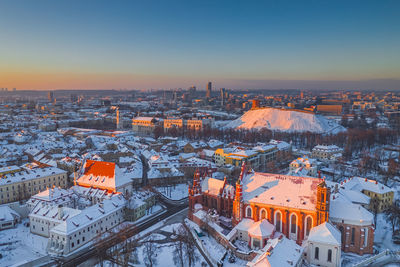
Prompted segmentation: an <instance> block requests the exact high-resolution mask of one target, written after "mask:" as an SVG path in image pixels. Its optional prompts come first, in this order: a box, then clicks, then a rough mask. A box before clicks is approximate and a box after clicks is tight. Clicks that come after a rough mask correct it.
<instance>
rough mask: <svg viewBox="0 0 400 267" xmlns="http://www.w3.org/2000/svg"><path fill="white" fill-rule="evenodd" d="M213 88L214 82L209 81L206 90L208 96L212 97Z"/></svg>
mask: <svg viewBox="0 0 400 267" xmlns="http://www.w3.org/2000/svg"><path fill="white" fill-rule="evenodd" d="M211 89H212V83H211V82H208V84H207V92H206V97H207V98H211Z"/></svg>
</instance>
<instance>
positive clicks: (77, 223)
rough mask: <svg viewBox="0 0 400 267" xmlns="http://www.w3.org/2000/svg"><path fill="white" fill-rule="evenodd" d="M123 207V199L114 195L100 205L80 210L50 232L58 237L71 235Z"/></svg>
mask: <svg viewBox="0 0 400 267" xmlns="http://www.w3.org/2000/svg"><path fill="white" fill-rule="evenodd" d="M124 205H125V199H124V198H123V197H122V196H121V195H115V196H113V197H112V198H111V199H105V200H104V201H103V202H102V203H97V204H95V205H93V206H90V207H88V208H86V209H84V210H82V211H81V212H80V213H79V214H78V215H76V216H74V217H72V218H67V219H66V220H65V221H63V222H62V223H60V224H59V225H57V226H55V227H54V228H53V229H51V230H50V232H52V233H56V234H60V235H68V234H71V233H73V232H75V231H79V230H80V229H82V228H84V227H86V226H87V225H90V224H91V223H93V222H95V221H98V220H100V219H101V218H104V217H106V216H108V215H109V214H110V213H112V212H114V211H115V210H117V209H122V208H123V207H124Z"/></svg>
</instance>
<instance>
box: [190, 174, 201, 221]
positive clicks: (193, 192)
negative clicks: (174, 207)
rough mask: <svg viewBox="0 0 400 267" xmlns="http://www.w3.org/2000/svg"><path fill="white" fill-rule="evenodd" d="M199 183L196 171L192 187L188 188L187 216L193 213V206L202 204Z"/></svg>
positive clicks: (198, 175)
mask: <svg viewBox="0 0 400 267" xmlns="http://www.w3.org/2000/svg"><path fill="white" fill-rule="evenodd" d="M200 183H201V181H200V172H199V170H196V172H195V173H194V177H193V185H192V186H189V214H190V213H191V212H193V210H194V205H195V204H196V203H199V204H202V203H201V202H202V201H201V200H202V195H201V193H202V192H201V184H200Z"/></svg>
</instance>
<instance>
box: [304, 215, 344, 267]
mask: <svg viewBox="0 0 400 267" xmlns="http://www.w3.org/2000/svg"><path fill="white" fill-rule="evenodd" d="M341 246H342V243H341V234H340V231H339V230H337V229H336V228H335V227H334V226H333V225H332V224H330V223H328V222H325V223H323V224H320V225H318V226H315V227H313V228H312V229H311V231H310V235H309V236H308V239H307V249H306V250H307V261H308V262H309V263H311V264H314V265H317V266H325V267H340V266H341V258H340V257H341Z"/></svg>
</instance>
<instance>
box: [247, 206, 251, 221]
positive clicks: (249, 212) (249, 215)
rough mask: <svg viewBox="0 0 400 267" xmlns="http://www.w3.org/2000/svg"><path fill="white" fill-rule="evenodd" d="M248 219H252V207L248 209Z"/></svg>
mask: <svg viewBox="0 0 400 267" xmlns="http://www.w3.org/2000/svg"><path fill="white" fill-rule="evenodd" d="M246 217H247V218H251V217H252V210H251V207H247V209H246Z"/></svg>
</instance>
